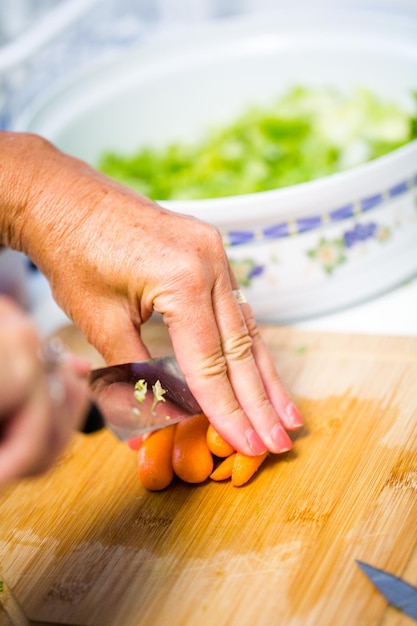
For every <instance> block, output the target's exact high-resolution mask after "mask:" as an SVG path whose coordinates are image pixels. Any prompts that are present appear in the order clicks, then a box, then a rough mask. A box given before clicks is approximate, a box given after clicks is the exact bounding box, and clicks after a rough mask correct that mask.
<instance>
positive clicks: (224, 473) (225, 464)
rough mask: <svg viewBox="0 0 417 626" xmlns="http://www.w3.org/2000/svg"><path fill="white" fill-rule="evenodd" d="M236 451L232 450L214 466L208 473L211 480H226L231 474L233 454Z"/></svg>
mask: <svg viewBox="0 0 417 626" xmlns="http://www.w3.org/2000/svg"><path fill="white" fill-rule="evenodd" d="M236 454H237V452H233V454H230V455H229V456H227V457H226V458H225V459H223V461H222V462H221V463H219V465H218V466H217V467H216V469H215V470H214V472H212V473H211V474H210V478H211V479H212V480H227V478H230V477H231V475H232V469H233V463H234V461H235V456H236Z"/></svg>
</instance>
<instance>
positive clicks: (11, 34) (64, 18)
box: [0, 0, 417, 334]
mask: <svg viewBox="0 0 417 626" xmlns="http://www.w3.org/2000/svg"><path fill="white" fill-rule="evenodd" d="M286 6H288V2H286V1H281V0H1V3H0V130H14V129H15V127H16V124H17V120H18V119H19V117H20V116H21V114H22V112H24V111H25V110H26V109H27V108H30V106H31V104H32V103H33V102H34V101H36V100H37V99H38V98H40V97H41V96H42V94H43V93H44V92H46V91H48V90H50V89H51V87H52V86H54V87H55V86H58V85H59V84H60V83H61V82H65V81H68V79H69V78H70V77H71V75H72V74H74V76H75V75H76V74H77V73H79V72H80V71H81V70H83V69H85V68H90V67H92V66H94V64H99V63H101V62H103V60H105V59H111V58H112V57H116V56H117V54H118V53H119V52H121V51H125V50H126V49H128V48H129V47H135V46H138V45H139V46H140V45H141V44H143V45H146V43H147V42H152V43H153V44H155V42H156V43H157V42H158V41H161V42H162V41H166V40H169V39H170V38H171V37H178V36H181V34H182V33H184V34H186V33H187V32H190V31H192V30H193V28H194V27H195V26H196V25H201V24H206V23H210V22H216V21H218V20H222V19H224V18H228V17H233V16H240V15H242V16H243V15H246V16H248V15H249V16H250V15H260V14H268V13H269V12H273V11H275V10H276V9H285V7H286ZM314 6H317V7H320V8H325V7H329V8H330V7H331V9H332V10H333V11H334V10H337V9H338V8H340V9H343V8H345V7H348V8H350V9H352V8H353V7H356V8H357V9H358V10H360V11H363V12H364V13H366V14H367V15H368V16H369V15H372V12H373V11H384V12H385V13H386V14H387V15H388V16H390V15H393V16H396V17H397V16H401V17H402V18H405V19H409V20H414V21H415V20H417V0H349V1H346V2H345V1H343V0H333V1H330V0H329V1H328V2H325V1H322V2H309V1H308V0H306V1H304V2H303V1H300V0H298V1H297V0H292V2H291V9H292V10H294V9H295V8H297V9H298V10H299V11H300V12H302V11H303V8H305V7H309V9H310V10H311V8H312V7H313V8H314ZM416 84H417V68H416ZM7 271H10V266H9V269H8V270H7ZM0 280H1V268H0ZM28 298H29V306H30V307H31V308H32V310H33V314H34V317H35V319H36V320H37V322H38V324H39V327H40V330H41V332H42V333H44V334H47V333H49V332H52V331H53V330H54V329H55V328H56V327H57V326H59V325H61V324H62V323H65V322H66V317H65V316H64V314H63V313H62V312H61V311H60V310H59V309H58V308H57V307H56V305H54V303H53V300H52V298H51V295H50V292H49V289H48V286H47V285H46V284H45V281H44V280H43V277H41V276H39V275H38V274H37V273H36V271H35V270H34V268H31V274H30V281H29V296H28ZM297 325H298V326H300V327H305V328H312V329H317V330H335V331H358V332H384V333H390V334H411V333H412V334H416V333H417V281H416V280H414V279H413V280H407V281H406V283H405V284H404V285H401V286H400V288H398V289H396V290H394V291H390V292H389V293H387V294H383V295H382V296H381V297H379V298H376V299H373V300H372V301H370V302H365V303H362V304H359V305H358V306H354V307H350V308H349V309H348V310H346V311H336V312H334V313H331V314H329V315H323V316H319V317H317V316H315V317H314V318H313V319H307V320H303V321H300V322H297Z"/></svg>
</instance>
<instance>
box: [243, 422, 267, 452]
mask: <svg viewBox="0 0 417 626" xmlns="http://www.w3.org/2000/svg"><path fill="white" fill-rule="evenodd" d="M246 439H247V442H248V444H249V447H250V449H251V450H252V452H253V453H254V454H263V453H264V452H266V451H267V448H266V446H265V444H264V442H263V441H262V440H261V439H260V438H259V436H258V435H257V434H256V432H255V431H254V429H253V428H248V430H247V431H246Z"/></svg>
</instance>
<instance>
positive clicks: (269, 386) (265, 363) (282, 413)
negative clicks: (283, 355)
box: [231, 272, 303, 430]
mask: <svg viewBox="0 0 417 626" xmlns="http://www.w3.org/2000/svg"><path fill="white" fill-rule="evenodd" d="M231 284H232V286H233V287H234V290H233V291H238V292H239V293H241V291H240V289H239V288H238V286H237V281H236V278H235V277H234V276H233V274H232V272H231ZM239 300H240V298H238V299H237V302H238V304H239V305H240V310H241V313H242V315H243V317H244V320H245V325H246V328H247V331H248V333H249V336H250V337H251V339H252V354H253V358H254V360H255V363H256V367H257V369H258V372H259V375H260V377H261V380H262V384H263V386H264V388H265V391H266V394H267V396H268V399H269V401H270V402H271V404H272V405H273V407H274V409H275V411H276V412H277V414H278V415H279V417H280V419H281V422H282V424H283V425H284V427H285V428H286V429H287V430H296V429H298V428H300V427H301V426H302V425H303V419H302V417H301V414H300V412H299V410H298V408H297V407H296V405H295V404H294V402H293V401H292V398H291V396H290V394H289V393H288V391H287V389H286V387H285V385H284V384H283V382H282V381H281V380H280V378H279V376H278V373H277V370H276V367H275V363H274V361H273V358H272V355H271V353H270V351H269V350H268V347H267V345H266V344H265V342H264V340H263V338H262V335H261V333H260V331H259V328H258V326H257V324H256V320H255V317H254V315H253V312H252V309H251V306H250V305H249V304H248V303H247V301H246V298H244V300H243V301H239Z"/></svg>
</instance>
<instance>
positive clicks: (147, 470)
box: [137, 424, 176, 491]
mask: <svg viewBox="0 0 417 626" xmlns="http://www.w3.org/2000/svg"><path fill="white" fill-rule="evenodd" d="M175 430H176V424H173V425H172V426H167V427H166V428H161V429H160V430H155V431H154V432H153V433H151V434H150V435H149V436H148V437H146V438H145V439H144V440H143V443H142V445H141V446H140V448H139V450H138V455H137V459H138V476H139V480H140V482H141V483H142V485H143V486H144V487H145V488H146V489H149V490H150V491H161V489H165V488H166V487H168V485H169V484H170V483H171V482H172V479H173V478H174V469H173V467H172V449H173V445H174V438H175Z"/></svg>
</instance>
